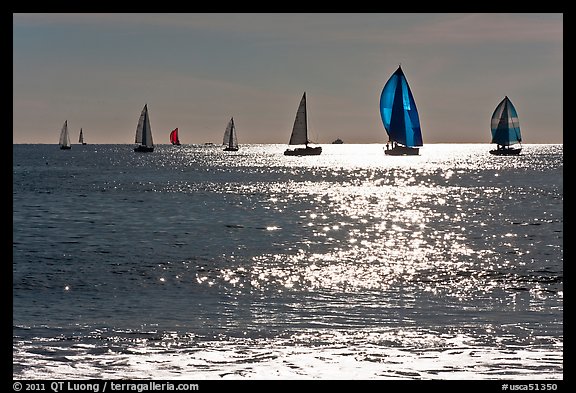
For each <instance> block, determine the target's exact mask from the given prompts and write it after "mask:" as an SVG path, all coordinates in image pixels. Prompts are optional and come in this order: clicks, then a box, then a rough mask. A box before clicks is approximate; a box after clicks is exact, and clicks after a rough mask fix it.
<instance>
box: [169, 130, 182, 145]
mask: <svg viewBox="0 0 576 393" xmlns="http://www.w3.org/2000/svg"><path fill="white" fill-rule="evenodd" d="M170 142H171V143H172V144H173V145H179V144H180V139H178V128H175V129H174V130H172V132H170Z"/></svg>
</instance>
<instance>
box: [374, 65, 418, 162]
mask: <svg viewBox="0 0 576 393" xmlns="http://www.w3.org/2000/svg"><path fill="white" fill-rule="evenodd" d="M380 116H381V117H382V122H383V123H384V128H385V129H386V132H387V134H388V143H386V150H385V151H384V153H385V154H387V155H393V156H403V155H418V152H419V148H418V146H422V145H423V144H422V130H421V129H420V119H419V117H418V110H417V109H416V103H415V102H414V97H413V96H412V91H411V90H410V87H409V86H408V81H407V80H406V76H405V75H404V72H402V68H401V66H398V69H397V70H396V72H394V73H393V74H392V76H391V77H390V79H388V81H387V82H386V84H385V85H384V88H383V89H382V93H381V95H380ZM390 144H392V146H391V147H390Z"/></svg>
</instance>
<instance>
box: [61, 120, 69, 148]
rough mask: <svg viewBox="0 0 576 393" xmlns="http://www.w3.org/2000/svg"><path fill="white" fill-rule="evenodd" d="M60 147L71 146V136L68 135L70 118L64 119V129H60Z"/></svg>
mask: <svg viewBox="0 0 576 393" xmlns="http://www.w3.org/2000/svg"><path fill="white" fill-rule="evenodd" d="M60 147H70V137H69V135H68V120H66V121H64V125H63V126H62V131H60Z"/></svg>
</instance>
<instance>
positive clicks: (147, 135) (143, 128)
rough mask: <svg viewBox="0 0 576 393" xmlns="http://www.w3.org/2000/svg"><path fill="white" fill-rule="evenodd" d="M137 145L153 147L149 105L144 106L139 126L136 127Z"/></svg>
mask: <svg viewBox="0 0 576 393" xmlns="http://www.w3.org/2000/svg"><path fill="white" fill-rule="evenodd" d="M136 143H139V144H141V145H142V146H147V147H153V146H154V143H153V142H152V129H151V128H150V118H149V117H148V105H144V109H142V113H141V114H140V119H139V120H138V126H137V127H136Z"/></svg>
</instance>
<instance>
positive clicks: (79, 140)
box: [78, 128, 86, 145]
mask: <svg viewBox="0 0 576 393" xmlns="http://www.w3.org/2000/svg"><path fill="white" fill-rule="evenodd" d="M78 143H81V144H83V145H85V144H86V142H84V134H83V133H82V128H80V136H79V137H78Z"/></svg>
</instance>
